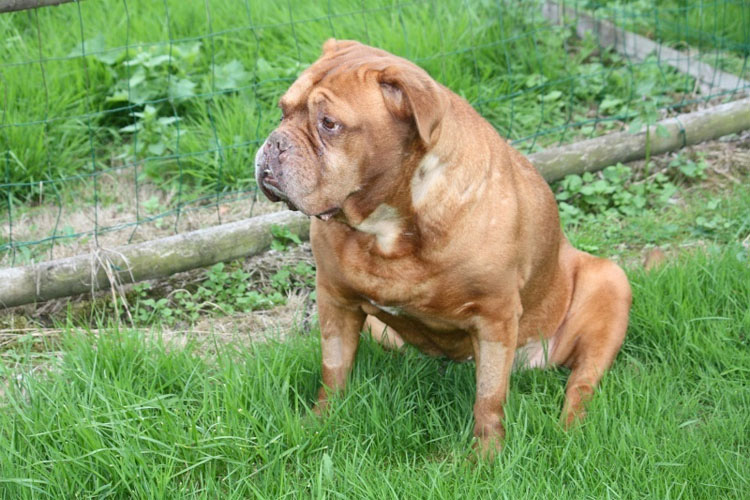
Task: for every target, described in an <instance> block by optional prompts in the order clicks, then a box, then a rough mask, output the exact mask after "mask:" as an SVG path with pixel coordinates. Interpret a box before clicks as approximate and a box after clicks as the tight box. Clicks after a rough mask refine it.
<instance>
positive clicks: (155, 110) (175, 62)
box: [93, 42, 251, 175]
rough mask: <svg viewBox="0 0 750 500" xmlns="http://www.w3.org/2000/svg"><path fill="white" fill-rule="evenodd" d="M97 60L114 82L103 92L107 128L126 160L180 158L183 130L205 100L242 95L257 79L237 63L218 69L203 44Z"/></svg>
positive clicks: (142, 49)
mask: <svg viewBox="0 0 750 500" xmlns="http://www.w3.org/2000/svg"><path fill="white" fill-rule="evenodd" d="M95 45H96V44H94V46H95ZM93 58H94V60H96V61H98V62H99V63H101V64H102V65H104V66H105V67H106V69H107V71H108V72H109V74H110V76H111V79H112V82H113V83H112V84H111V85H110V86H109V87H108V88H107V90H106V92H104V93H103V102H102V103H101V106H102V107H103V108H104V109H105V110H106V112H105V113H102V115H101V124H102V125H103V126H108V127H110V128H111V129H113V130H114V132H115V134H116V135H118V136H120V138H121V139H122V146H121V154H120V156H121V157H123V158H128V157H133V156H134V157H135V159H144V158H148V157H160V156H164V155H168V154H171V153H174V152H175V150H176V147H177V144H178V140H179V139H180V137H181V136H182V135H183V134H185V133H189V129H188V127H187V126H185V125H182V123H183V122H184V121H185V119H186V118H188V117H191V116H194V115H198V114H200V113H201V112H202V110H203V109H204V104H203V102H204V101H206V100H209V99H213V98H214V97H216V96H222V95H225V94H229V93H232V92H236V91H237V90H238V89H240V88H242V87H243V86H245V85H247V84H248V82H249V81H250V78H251V74H250V73H249V72H247V71H246V70H245V67H244V66H243V65H242V63H241V62H240V61H238V60H236V59H231V60H229V61H227V62H225V63H221V64H219V63H216V64H215V65H214V66H213V67H212V66H211V64H212V62H211V58H210V57H208V56H207V55H206V54H205V52H204V51H203V50H202V46H201V44H200V43H199V42H194V43H185V44H179V45H155V46H150V47H138V48H133V49H130V50H129V51H125V50H118V51H99V52H95V53H94V54H93ZM147 173H149V174H155V175H158V172H148V170H147Z"/></svg>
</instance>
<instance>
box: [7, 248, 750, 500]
mask: <svg viewBox="0 0 750 500" xmlns="http://www.w3.org/2000/svg"><path fill="white" fill-rule="evenodd" d="M742 252H743V249H742V248H741V247H738V246H735V245H729V246H725V247H716V246H714V247H710V248H709V249H708V251H707V252H705V253H703V252H697V253H695V254H694V255H685V256H683V257H682V258H679V259H677V260H675V261H673V262H671V263H669V264H668V265H667V266H665V267H663V268H661V269H659V270H658V271H655V272H652V273H650V274H646V273H645V272H643V271H640V270H631V271H630V279H631V281H632V285H633V289H634V295H635V301H634V306H633V311H632V315H631V326H630V329H629V332H628V337H627V339H626V342H625V345H624V347H623V349H622V351H621V353H620V355H619V357H618V359H617V361H616V363H615V365H614V368H613V369H612V371H611V372H610V373H609V374H608V375H607V376H606V377H605V379H604V382H603V384H602V386H601V389H600V390H599V391H598V393H597V396H596V398H595V399H594V400H593V403H592V404H591V406H590V410H589V416H588V419H587V421H586V422H585V423H584V424H583V425H582V426H581V427H580V428H578V429H576V430H574V431H572V432H567V433H566V432H565V431H563V430H562V428H561V427H560V425H559V423H558V415H559V411H560V407H561V405H562V400H563V387H564V383H565V376H566V373H565V372H564V371H563V370H556V371H540V370H530V371H525V372H520V373H516V374H514V375H513V377H512V381H511V390H510V391H511V392H510V398H509V401H508V404H507V407H506V415H507V417H506V426H507V430H508V439H507V441H506V443H505V448H504V450H503V452H502V455H501V457H500V458H499V459H498V460H497V461H496V462H495V463H494V464H487V463H482V462H480V463H477V464H473V463H472V462H471V460H470V459H471V457H470V454H469V452H468V450H469V445H470V438H471V429H472V421H471V408H472V403H473V395H474V369H473V365H472V364H455V363H448V362H446V361H443V360H439V359H431V358H427V357H425V356H423V355H421V354H419V353H418V352H416V351H415V350H412V349H408V350H406V351H405V352H401V353H392V352H385V351H383V350H382V349H381V348H380V347H379V346H377V345H376V344H375V343H374V342H372V341H369V340H368V341H364V342H363V344H362V345H361V347H360V351H359V353H358V358H357V363H356V365H355V369H354V372H353V375H352V380H351V385H350V388H349V391H348V393H347V394H346V396H345V397H343V398H341V399H338V400H336V401H335V403H333V407H332V408H333V409H332V414H331V415H330V416H329V417H328V418H325V419H322V420H318V419H316V418H315V417H314V416H313V415H312V414H311V413H310V407H311V405H312V402H313V398H314V395H315V391H316V388H317V384H318V381H319V378H320V354H319V345H318V339H317V336H316V335H315V332H313V335H301V334H300V335H295V336H293V338H291V340H288V341H287V342H285V343H277V342H270V343H264V344H254V343H250V344H246V345H235V346H233V347H229V348H219V349H218V352H216V354H214V355H211V356H209V357H208V358H207V356H206V353H205V346H204V347H200V346H198V345H194V344H191V345H188V346H187V347H183V346H181V345H179V344H170V343H169V342H167V341H164V340H161V339H160V335H159V330H158V329H157V330H156V331H151V332H149V331H148V330H145V329H138V330H130V329H123V328H118V327H115V326H109V327H106V328H104V330H103V331H101V330H100V333H99V334H98V335H93V334H88V333H87V332H86V331H85V330H81V329H79V328H74V327H70V328H68V329H66V332H65V333H64V335H63V337H62V340H61V343H60V344H59V345H57V346H55V347H54V350H55V351H56V352H59V361H58V362H55V363H54V364H53V365H52V366H51V367H50V368H49V369H47V370H43V371H37V372H36V373H32V372H30V371H17V372H16V374H15V375H14V379H13V383H12V384H11V386H10V388H9V390H8V393H7V394H6V395H5V398H4V401H3V408H2V411H0V471H2V472H1V473H0V491H1V492H2V493H3V497H4V498H43V497H52V498H73V497H74V496H76V495H81V496H83V497H97V498H101V497H110V496H112V497H118V498H147V497H148V498H188V497H189V498H193V497H200V498H217V497H221V498H246V497H251V496H258V497H262V498H279V497H281V496H284V495H290V496H292V497H308V496H313V497H316V498H318V497H328V496H331V497H342V498H363V497H367V498H457V497H459V496H460V497H465V498H482V497H484V496H485V495H490V494H492V495H498V496H501V497H504V498H582V497H589V498H603V497H621V498H632V497H634V496H638V497H648V498H743V497H745V495H746V492H747V491H748V488H750V484H748V477H750V420H749V419H748V416H747V412H748V408H750V391H748V386H749V385H748V384H749V383H750V371H749V370H748V367H750V336H749V335H748V332H750V310H748V307H747V304H748V303H750V288H748V286H747V283H749V282H750V266H748V262H749V260H748V254H747V250H746V249H744V252H745V253H744V254H743V253H742ZM741 255H744V257H741V258H740V257H738V256H741ZM22 350H23V349H21V351H22ZM31 354H33V352H28V355H31ZM19 355H21V356H23V355H22V354H19ZM0 366H2V365H0Z"/></svg>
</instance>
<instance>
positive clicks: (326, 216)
mask: <svg viewBox="0 0 750 500" xmlns="http://www.w3.org/2000/svg"><path fill="white" fill-rule="evenodd" d="M340 211H341V209H340V208H339V207H333V208H329V209H328V210H325V211H323V212H320V213H319V214H315V217H317V218H318V219H320V220H323V221H326V220H330V219H332V218H333V217H334V216H335V215H336V214H338V213H339V212H340Z"/></svg>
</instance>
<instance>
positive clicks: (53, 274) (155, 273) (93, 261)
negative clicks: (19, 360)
mask: <svg viewBox="0 0 750 500" xmlns="http://www.w3.org/2000/svg"><path fill="white" fill-rule="evenodd" d="M274 225H278V226H284V227H286V228H288V229H289V230H290V231H291V232H293V233H295V234H297V235H298V236H299V237H300V238H302V239H306V238H307V236H308V230H309V227H310V219H309V218H308V217H306V216H304V215H302V214H300V213H299V212H291V211H288V210H285V211H283V212H276V213H272V214H268V215H260V216H257V217H253V218H251V219H247V220H243V221H238V222H233V223H230V224H222V225H220V226H214V227H211V228H208V229H200V230H197V231H191V232H189V233H183V234H178V235H175V236H169V237H167V238H161V239H157V240H152V241H146V242H144V243H138V244H135V245H125V246H122V247H117V248H113V249H100V250H98V251H96V252H94V253H89V254H85V255H77V256H75V257H69V258H66V259H58V260H52V261H48V262H42V263H40V264H34V265H30V266H24V267H11V268H6V269H0V307H2V306H5V307H13V306H18V305H22V304H29V303H33V302H41V301H45V300H49V299H54V298H59V297H66V296H69V295H77V294H80V293H86V292H93V291H95V290H99V289H101V288H108V287H109V286H110V285H111V283H110V280H111V279H113V280H114V281H117V282H119V283H133V282H136V281H142V280H148V279H154V278H163V277H165V276H169V275H171V274H174V273H178V272H181V271H187V270H190V269H195V268H196V267H204V266H210V265H212V264H215V263H217V262H222V261H227V260H234V259H239V258H241V257H247V256H250V255H256V254H259V253H261V252H264V251H265V250H267V249H268V248H269V247H270V246H271V241H272V240H273V236H272V235H271V226H274Z"/></svg>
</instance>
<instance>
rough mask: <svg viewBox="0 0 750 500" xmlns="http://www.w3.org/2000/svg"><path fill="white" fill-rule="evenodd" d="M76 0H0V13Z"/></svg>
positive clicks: (74, 0) (75, 0) (76, 0)
mask: <svg viewBox="0 0 750 500" xmlns="http://www.w3.org/2000/svg"><path fill="white" fill-rule="evenodd" d="M78 1H80V0H0V13H3V12H13V11H16V10H27V9H36V8H37V7H50V6H53V5H60V4H61V3H69V2H78Z"/></svg>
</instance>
